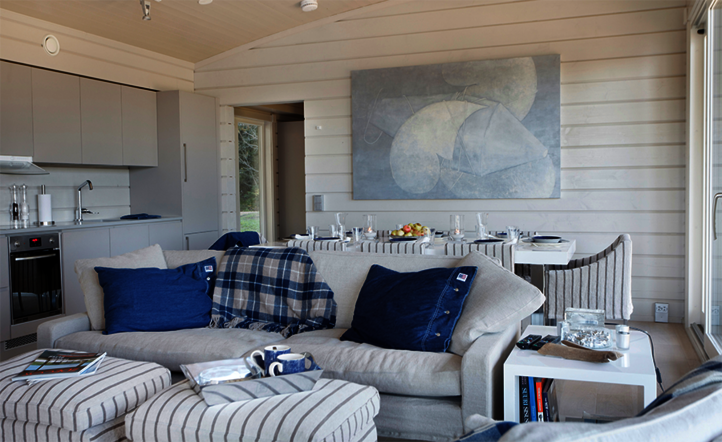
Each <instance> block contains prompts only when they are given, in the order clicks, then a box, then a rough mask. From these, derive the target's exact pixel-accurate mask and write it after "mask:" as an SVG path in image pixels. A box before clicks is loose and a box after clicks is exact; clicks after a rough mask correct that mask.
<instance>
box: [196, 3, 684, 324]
mask: <svg viewBox="0 0 722 442" xmlns="http://www.w3.org/2000/svg"><path fill="white" fill-rule="evenodd" d="M484 3H488V5H484ZM684 4H685V2H684V1H647V0H644V1H629V0H623V1H615V0H602V1H592V0H590V1H534V2H506V3H503V2H500V1H498V0H494V1H493V2H492V1H484V2H481V1H461V2H459V1H444V2H409V3H405V4H401V5H396V6H391V7H389V8H386V9H381V10H377V11H374V12H373V13H370V14H367V15H366V16H356V17H353V18H352V19H347V20H344V21H340V22H336V23H332V24H328V25H325V26H322V27H319V28H316V29H312V30H308V31H305V32H303V33H300V34H296V35H293V36H290V37H286V38H284V39H281V40H276V41H273V42H271V43H268V44H266V45H264V46H262V47H258V48H253V49H251V50H248V51H245V52H243V53H240V54H234V55H232V56H230V57H226V58H222V59H218V60H216V61H214V62H213V63H210V64H206V63H200V64H198V68H197V69H196V73H195V89H196V91H197V92H199V93H202V94H207V95H214V96H217V97H219V98H220V100H221V103H222V104H226V105H252V104H261V103H274V102H276V103H277V102H290V101H301V100H303V101H304V102H305V112H306V119H307V120H306V162H305V169H306V210H307V212H306V220H307V222H308V223H309V224H316V225H326V224H328V223H330V222H331V221H332V213H333V212H337V211H348V212H350V213H351V215H350V217H349V218H350V221H349V223H348V224H349V225H356V224H359V223H360V222H361V215H362V214H363V213H377V214H379V218H380V226H381V227H382V228H389V227H392V226H393V225H394V224H395V223H397V222H411V221H418V222H421V223H424V224H428V225H432V226H436V227H437V228H442V229H443V228H447V225H448V214H449V213H460V212H463V213H468V214H472V213H473V212H476V211H480V210H484V211H489V212H490V213H491V214H490V216H489V220H490V224H491V227H492V229H498V228H503V226H505V225H507V224H512V223H513V224H517V225H519V226H520V227H521V228H522V229H524V230H537V231H541V232H547V233H548V232H556V233H560V234H563V235H564V236H566V237H569V238H575V239H577V241H578V246H577V250H578V252H579V255H580V256H581V255H588V254H592V253H595V252H598V251H599V250H601V249H603V248H604V247H605V246H606V245H608V244H609V243H610V242H611V241H612V240H613V239H614V238H615V237H616V236H617V235H618V234H619V233H622V232H627V233H631V234H632V238H633V241H634V260H633V274H634V278H633V296H634V305H635V314H634V316H633V319H637V320H652V318H653V315H652V308H653V303H654V302H655V301H664V302H669V303H670V318H671V320H673V321H677V322H679V321H681V320H682V317H683V314H684V231H685V226H684V217H685V145H684V143H685V87H686V86H685V84H686V79H685V75H686V66H685V60H686V37H685V31H684V30H685V24H684V21H683V20H684V11H683V8H684ZM542 54H561V61H562V64H561V82H562V84H561V102H562V108H561V111H562V112H561V119H562V131H561V133H562V154H561V167H562V171H561V188H562V197H561V199H556V200H542V199H526V200H521V199H520V200H440V201H439V200H436V201H354V200H353V199H352V187H351V173H352V167H351V136H350V135H351V105H350V97H351V82H350V72H351V70H357V69H374V68H384V67H395V66H413V65H421V64H434V63H442V62H455V61H467V60H481V59H490V58H507V57H517V56H528V55H542ZM316 126H322V127H323V129H322V130H316V129H315V127H316ZM313 194H324V195H326V201H325V203H326V212H328V213H316V212H312V211H311V209H312V204H311V195H313ZM470 218H471V216H468V217H467V219H468V221H467V224H468V226H467V227H469V228H471V227H472V226H473V221H472V220H471V219H470Z"/></svg>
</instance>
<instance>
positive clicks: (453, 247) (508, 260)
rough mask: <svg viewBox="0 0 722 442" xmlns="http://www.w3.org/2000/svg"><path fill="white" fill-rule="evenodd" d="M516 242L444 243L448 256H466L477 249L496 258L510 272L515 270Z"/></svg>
mask: <svg viewBox="0 0 722 442" xmlns="http://www.w3.org/2000/svg"><path fill="white" fill-rule="evenodd" d="M514 247H515V245H514V244H505V243H502V244H461V243H454V242H447V243H446V244H445V245H444V253H445V254H446V255H448V256H465V255H468V254H469V252H471V251H472V250H473V251H477V252H481V253H483V254H484V255H487V256H491V257H492V258H496V259H498V260H499V261H500V262H501V266H502V267H504V268H505V269H507V270H509V271H510V272H514Z"/></svg>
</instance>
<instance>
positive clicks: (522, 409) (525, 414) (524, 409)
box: [519, 376, 531, 423]
mask: <svg viewBox="0 0 722 442" xmlns="http://www.w3.org/2000/svg"><path fill="white" fill-rule="evenodd" d="M519 422H520V423H524V422H531V409H530V408H529V379H527V377H526V376H519Z"/></svg>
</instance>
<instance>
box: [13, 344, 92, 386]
mask: <svg viewBox="0 0 722 442" xmlns="http://www.w3.org/2000/svg"><path fill="white" fill-rule="evenodd" d="M103 359H105V353H81V352H72V351H56V350H45V351H44V352H42V353H41V354H40V356H38V357H37V359H35V360H34V361H33V362H31V363H30V365H28V366H27V368H26V369H25V370H23V371H22V373H20V374H18V375H17V376H15V377H13V378H12V380H13V381H26V382H27V383H29V384H33V383H35V382H38V381H45V380H48V379H63V378H72V377H77V376H85V375H90V374H93V373H95V372H96V371H97V370H98V367H100V363H101V362H103Z"/></svg>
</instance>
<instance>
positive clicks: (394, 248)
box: [359, 242, 429, 255]
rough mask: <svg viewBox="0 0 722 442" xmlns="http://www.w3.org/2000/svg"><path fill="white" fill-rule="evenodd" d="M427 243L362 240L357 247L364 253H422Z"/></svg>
mask: <svg viewBox="0 0 722 442" xmlns="http://www.w3.org/2000/svg"><path fill="white" fill-rule="evenodd" d="M428 246H429V245H428V244H426V243H421V244H417V243H416V242H391V243H389V242H379V243H375V242H362V243H361V247H360V249H359V251H360V252H365V253H386V254H391V255H423V254H424V250H426V248H427V247H428Z"/></svg>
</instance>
